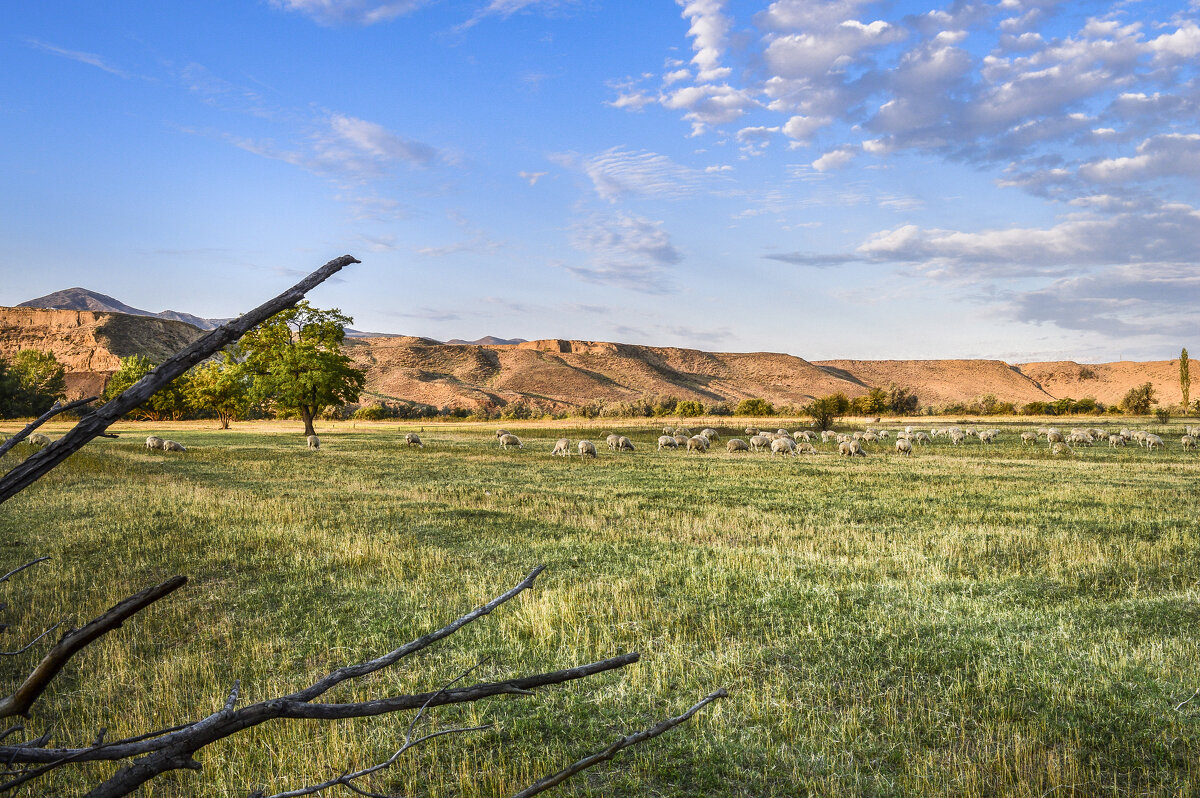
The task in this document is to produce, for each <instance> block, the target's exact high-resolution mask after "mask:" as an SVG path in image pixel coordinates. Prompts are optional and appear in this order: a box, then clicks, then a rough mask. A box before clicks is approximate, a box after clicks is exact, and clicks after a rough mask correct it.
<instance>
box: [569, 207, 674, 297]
mask: <svg viewBox="0 0 1200 798" xmlns="http://www.w3.org/2000/svg"><path fill="white" fill-rule="evenodd" d="M571 245H572V246H573V247H575V248H576V249H577V250H579V251H581V252H584V253H587V254H588V255H589V256H590V258H591V263H590V264H589V265H588V266H575V267H572V266H567V267H566V268H567V270H568V271H570V272H571V273H572V274H574V275H575V276H576V277H579V278H580V279H582V280H585V281H587V282H593V283H603V284H608V285H615V286H618V287H622V288H628V289H632V290H634V291H640V292H643V293H650V294H662V293H667V292H669V291H671V290H672V288H671V286H670V281H669V279H668V275H667V272H666V267H668V266H673V265H675V264H677V263H679V262H680V261H681V260H683V256H682V255H681V254H680V253H679V251H678V250H677V249H675V247H674V245H673V244H672V243H671V237H670V236H669V235H668V234H667V232H666V231H665V230H663V229H662V222H656V221H653V220H650V219H646V218H644V217H641V216H636V215H634V214H630V213H624V212H618V213H615V214H612V215H599V214H597V215H593V216H590V217H588V218H587V219H585V220H584V221H582V222H580V223H577V224H575V225H574V226H573V227H572V228H571Z"/></svg>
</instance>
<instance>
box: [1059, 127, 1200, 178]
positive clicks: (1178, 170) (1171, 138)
mask: <svg viewBox="0 0 1200 798" xmlns="http://www.w3.org/2000/svg"><path fill="white" fill-rule="evenodd" d="M1079 174H1080V176H1082V177H1084V178H1086V179H1087V180H1091V181H1093V182H1096V183H1112V182H1130V181H1138V180H1149V179H1153V178H1157V177H1186V178H1191V179H1195V178H1197V177H1200V134H1196V133H1186V134H1183V133H1168V134H1164V135H1160V136H1153V137H1151V138H1149V139H1146V140H1145V141H1143V142H1142V143H1141V144H1139V145H1138V148H1137V155H1135V156H1132V157H1124V158H1104V159H1101V160H1096V161H1092V162H1091V163H1087V164H1084V165H1083V166H1082V167H1080V169H1079Z"/></svg>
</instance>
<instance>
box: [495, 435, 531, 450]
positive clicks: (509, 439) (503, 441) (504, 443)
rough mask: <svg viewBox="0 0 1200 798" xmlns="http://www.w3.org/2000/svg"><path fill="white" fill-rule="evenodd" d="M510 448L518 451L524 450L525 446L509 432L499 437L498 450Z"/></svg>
mask: <svg viewBox="0 0 1200 798" xmlns="http://www.w3.org/2000/svg"><path fill="white" fill-rule="evenodd" d="M511 446H516V447H517V448H518V449H524V448H525V444H523V443H521V439H520V438H518V437H517V436H516V435H513V434H512V433H511V432H506V433H504V434H503V435H501V436H500V448H501V449H507V448H509V447H511Z"/></svg>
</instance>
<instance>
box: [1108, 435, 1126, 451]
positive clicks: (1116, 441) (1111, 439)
mask: <svg viewBox="0 0 1200 798" xmlns="http://www.w3.org/2000/svg"><path fill="white" fill-rule="evenodd" d="M1124 445H1125V436H1123V435H1117V434H1113V435H1109V436H1108V448H1110V449H1115V448H1117V447H1118V446H1124Z"/></svg>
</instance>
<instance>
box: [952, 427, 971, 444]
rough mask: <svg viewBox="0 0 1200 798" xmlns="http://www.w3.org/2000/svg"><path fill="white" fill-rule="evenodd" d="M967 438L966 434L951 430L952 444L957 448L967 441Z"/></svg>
mask: <svg viewBox="0 0 1200 798" xmlns="http://www.w3.org/2000/svg"><path fill="white" fill-rule="evenodd" d="M966 437H967V436H966V433H964V432H963V431H962V430H960V429H952V430H950V442H951V443H952V444H954V445H955V446H958V445H959V444H960V443H962V442H963V441H964V440H965V439H966Z"/></svg>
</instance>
